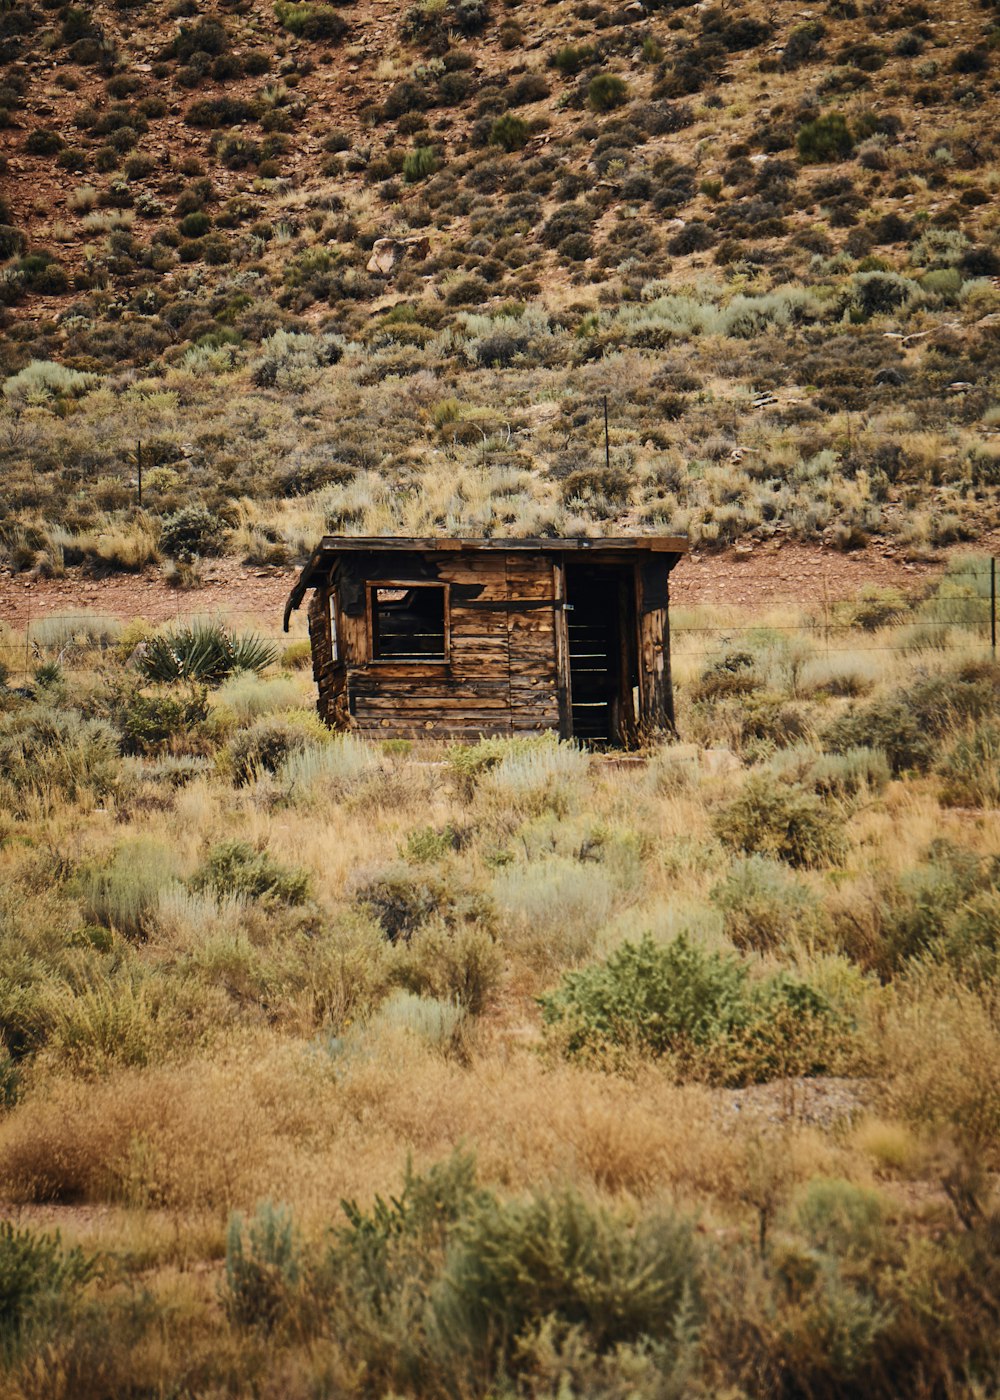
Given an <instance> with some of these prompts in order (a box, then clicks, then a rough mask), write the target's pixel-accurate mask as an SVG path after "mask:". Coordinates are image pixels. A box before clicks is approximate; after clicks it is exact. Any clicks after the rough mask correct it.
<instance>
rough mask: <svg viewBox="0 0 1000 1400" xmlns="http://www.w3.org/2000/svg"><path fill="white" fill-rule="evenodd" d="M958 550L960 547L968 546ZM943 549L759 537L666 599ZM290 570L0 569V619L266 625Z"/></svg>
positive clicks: (897, 563) (817, 576)
mask: <svg viewBox="0 0 1000 1400" xmlns="http://www.w3.org/2000/svg"><path fill="white" fill-rule="evenodd" d="M977 550H978V551H985V552H987V553H990V552H992V553H997V552H1000V540H997V539H993V538H989V539H983V540H981V541H980V542H979V544H978V546H977ZM957 552H968V547H965V548H964V549H963V550H959V551H957ZM946 562H947V552H946V551H942V552H941V554H940V557H939V558H938V559H936V560H935V561H934V562H932V563H910V562H907V561H905V560H903V559H902V558H900V557H899V556H898V555H896V554H895V553H894V552H893V551H892V550H891V549H890V548H888V547H885V546H878V545H872V546H869V547H868V548H867V549H864V550H857V551H855V552H854V553H850V554H840V553H836V552H834V551H832V550H827V549H818V548H816V547H813V546H809V545H800V544H784V545H781V546H780V547H776V546H775V545H773V544H767V545H758V546H757V547H756V548H755V549H753V550H751V551H749V552H744V551H741V550H727V551H726V552H724V553H721V554H698V553H694V554H692V555H691V556H690V557H689V558H687V559H684V560H682V562H681V563H680V565H679V566H678V568H677V570H676V572H675V573H674V575H673V577H672V580H671V597H672V601H673V603H674V605H675V606H680V607H684V606H688V605H695V604H702V603H716V604H720V605H723V606H730V607H740V608H746V609H747V610H748V611H751V612H757V611H760V610H762V609H764V608H767V607H772V606H776V605H780V604H784V603H792V604H797V603H813V602H817V601H819V600H821V599H823V598H824V597H826V598H827V599H828V600H829V601H831V602H833V601H835V600H836V599H838V598H847V597H852V596H853V595H854V594H855V593H856V592H857V591H858V589H860V588H862V587H863V586H864V585H865V584H877V585H879V586H891V587H895V588H899V589H901V590H902V591H903V592H906V593H912V592H917V591H919V590H920V589H921V588H923V587H924V586H926V584H927V583H929V582H930V581H932V580H933V579H934V578H935V577H936V576H937V575H939V574H940V573H941V571H942V569H943V568H944V567H945V564H946ZM295 575H296V570H294V569H284V568H247V567H245V566H243V565H241V564H238V563H236V562H235V561H234V560H216V561H213V563H212V564H211V565H208V566H206V567H205V568H204V570H203V575H202V583H201V585H200V586H199V587H197V588H187V589H178V588H172V587H170V586H168V584H167V583H166V582H165V581H164V579H163V577H162V575H161V574H160V573H159V571H158V570H148V571H146V572H145V573H143V574H115V575H112V576H111V577H110V578H106V579H100V580H95V579H91V578H87V577H85V576H84V575H82V574H81V573H80V572H79V571H78V570H70V571H68V573H67V575H66V577H65V578H59V579H31V578H30V577H29V576H28V575H27V574H10V573H9V572H2V573H0V621H2V622H6V623H7V624H8V625H9V626H11V627H15V628H18V629H20V628H23V627H24V626H25V624H26V623H29V622H31V621H32V620H37V619H40V618H43V617H56V616H65V615H67V614H72V613H74V612H80V611H89V612H96V613H103V614H105V615H110V616H112V617H118V618H121V619H123V620H129V619H131V618H135V617H141V618H145V619H147V620H148V621H150V622H167V621H169V620H170V618H172V617H179V616H190V615H191V614H192V613H223V614H226V615H227V616H230V617H238V618H252V619H253V620H254V621H255V622H256V623H258V625H260V626H262V627H264V628H265V629H266V630H267V631H268V632H271V631H273V632H275V633H277V632H279V631H280V629H281V616H282V612H283V609H284V605H285V599H286V598H287V596H288V593H289V591H290V589H291V587H292V584H293V582H294V580H295Z"/></svg>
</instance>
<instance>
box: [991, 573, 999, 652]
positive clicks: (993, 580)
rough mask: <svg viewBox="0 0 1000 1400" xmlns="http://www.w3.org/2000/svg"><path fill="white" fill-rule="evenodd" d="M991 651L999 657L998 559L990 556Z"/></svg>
mask: <svg viewBox="0 0 1000 1400" xmlns="http://www.w3.org/2000/svg"><path fill="white" fill-rule="evenodd" d="M990 652H991V654H992V657H993V660H994V661H996V659H997V560H996V555H995V554H994V555H992V556H991V558H990Z"/></svg>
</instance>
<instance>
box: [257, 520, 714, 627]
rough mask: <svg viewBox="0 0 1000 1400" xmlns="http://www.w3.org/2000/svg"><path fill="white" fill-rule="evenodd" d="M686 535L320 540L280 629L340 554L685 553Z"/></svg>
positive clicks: (349, 537)
mask: <svg viewBox="0 0 1000 1400" xmlns="http://www.w3.org/2000/svg"><path fill="white" fill-rule="evenodd" d="M688 548H689V545H688V539H687V536H686V535H612V536H608V535H605V536H601V535H574V536H572V537H567V538H564V539H560V538H551V537H549V536H547V535H528V536H521V537H519V538H517V539H502V538H501V539H495V538H494V539H488V540H486V539H472V538H468V537H465V538H453V537H449V536H441V535H428V536H415V535H324V536H323V538H322V539H321V540H320V542H319V544H318V545H317V546H316V548H315V549H314V550H313V552H312V554H311V555H310V556H309V561H308V563H307V564H306V565H305V567H304V568H303V570H302V572H301V573H300V574H299V576H298V578H297V579H296V582H295V587H294V588H293V589H292V591H291V593H289V595H288V601H287V602H286V603H285V616H284V629H285V631H286V632H287V631H288V623H289V620H290V618H291V615H292V613H293V612H294V611H295V609H296V608H298V607H299V606H300V604H301V602H302V599H303V598H304V597H305V595H306V593H307V591H308V590H309V589H310V588H315V587H317V586H318V584H319V582H320V576H321V575H328V574H329V571H330V567H331V565H332V564H333V561H334V559H336V557H337V556H338V555H339V554H361V553H365V554H372V553H376V554H385V553H401V552H406V553H411V554H412V553H416V554H421V553H435V554H437V553H463V552H466V553H492V554H513V553H521V554H686V553H687V552H688Z"/></svg>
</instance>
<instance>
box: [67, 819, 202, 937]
mask: <svg viewBox="0 0 1000 1400" xmlns="http://www.w3.org/2000/svg"><path fill="white" fill-rule="evenodd" d="M178 875H179V862H178V859H177V855H176V852H175V850H174V849H173V848H172V847H170V846H167V845H164V844H163V843H160V842H154V841H152V840H151V839H149V838H148V837H144V838H139V839H138V840H135V841H131V842H128V843H127V844H125V845H122V846H120V847H119V848H118V849H117V850H116V851H115V852H114V854H113V855H112V856H111V858H110V859H109V860H107V861H106V862H104V863H102V864H101V865H90V866H84V867H83V868H82V869H81V870H80V871H79V872H78V873H77V875H76V885H77V888H78V890H79V895H80V900H81V906H82V909H83V915H84V918H85V919H86V920H87V922H88V923H90V924H97V925H100V926H101V927H102V928H107V929H109V930H111V931H112V932H113V933H118V934H120V935H121V936H122V937H123V938H128V939H132V940H142V939H145V938H146V936H147V935H148V933H149V930H150V925H151V922H152V919H153V915H154V912H155V910H156V909H157V906H158V904H159V901H160V895H161V893H162V892H163V891H164V890H165V889H166V888H167V887H168V886H169V885H170V884H171V883H172V882H173V881H174V880H176V879H177V877H178Z"/></svg>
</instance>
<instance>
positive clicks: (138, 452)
mask: <svg viewBox="0 0 1000 1400" xmlns="http://www.w3.org/2000/svg"><path fill="white" fill-rule="evenodd" d="M135 464H136V471H137V480H136V487H137V494H138V497H139V500H138V506H139V509H140V510H141V509H142V443H141V442H137V443H136V445H135Z"/></svg>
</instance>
